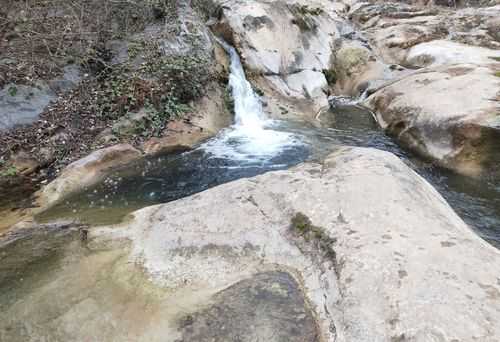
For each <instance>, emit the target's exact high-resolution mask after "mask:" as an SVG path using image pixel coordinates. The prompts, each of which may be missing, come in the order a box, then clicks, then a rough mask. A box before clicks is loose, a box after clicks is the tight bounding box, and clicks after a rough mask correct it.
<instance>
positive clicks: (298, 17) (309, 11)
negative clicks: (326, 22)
mask: <svg viewBox="0 0 500 342" xmlns="http://www.w3.org/2000/svg"><path fill="white" fill-rule="evenodd" d="M289 9H290V12H291V13H292V15H293V19H292V23H293V24H295V25H297V26H298V27H299V28H300V30H301V31H304V32H305V31H316V29H317V28H318V25H317V24H316V22H315V20H314V18H313V17H316V16H318V15H321V14H322V13H323V12H324V11H323V9H321V8H320V7H314V8H312V7H309V6H307V5H298V4H294V5H291V6H290V7H289Z"/></svg>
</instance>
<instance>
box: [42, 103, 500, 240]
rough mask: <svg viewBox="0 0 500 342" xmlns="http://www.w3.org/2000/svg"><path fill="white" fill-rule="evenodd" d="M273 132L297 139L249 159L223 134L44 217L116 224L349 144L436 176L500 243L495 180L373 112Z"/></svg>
mask: <svg viewBox="0 0 500 342" xmlns="http://www.w3.org/2000/svg"><path fill="white" fill-rule="evenodd" d="M268 129H269V130H272V132H280V133H283V134H286V135H287V136H288V137H289V138H290V143H289V144H285V145H283V146H282V147H281V148H280V149H278V150H277V151H274V152H273V153H272V154H269V155H264V156H262V155H260V156H259V155H252V153H246V154H242V155H244V156H245V158H233V156H234V150H231V148H230V147H229V148H228V146H230V145H231V144H233V145H234V146H233V147H234V148H236V149H237V147H238V146H241V144H242V142H241V141H238V139H235V140H234V141H229V140H228V139H227V137H222V138H223V139H225V142H224V144H220V140H219V141H217V139H221V137H216V138H214V139H213V141H209V142H207V143H205V144H203V145H201V146H200V147H199V148H197V149H195V150H193V151H190V152H185V153H179V154H170V155H165V156H160V157H157V158H151V159H148V160H144V161H141V162H139V163H136V164H135V165H133V166H132V167H127V168H126V169H124V170H118V171H116V172H115V173H114V174H112V175H111V176H109V177H108V178H107V179H106V180H105V181H104V182H103V183H101V184H99V185H97V186H95V187H93V188H90V189H87V190H86V191H84V192H82V193H79V194H77V195H75V196H73V197H72V198H70V199H68V200H67V201H65V202H64V203H61V204H59V205H58V206H56V207H54V208H52V209H51V210H49V211H47V212H45V213H43V214H41V215H39V217H38V218H37V219H38V220H40V221H41V222H47V221H51V220H56V219H70V220H77V221H80V222H85V223H89V224H112V223H117V222H120V221H121V220H122V219H123V218H124V217H125V216H126V215H127V214H128V213H130V212H132V211H134V210H136V209H139V208H142V207H145V206H150V205H154V204H158V203H165V202H169V201H173V200H176V199H179V198H182V197H186V196H189V195H192V194H194V193H197V192H200V191H203V190H206V189H209V188H211V187H214V186H217V185H219V184H223V183H227V182H230V181H233V180H236V179H240V178H244V177H253V176H256V175H259V174H262V173H264V172H268V171H273V170H281V169H287V168H289V167H292V166H294V165H297V164H299V163H301V162H304V161H308V160H312V161H314V160H320V159H321V158H322V157H324V156H325V155H327V154H328V153H330V152H332V151H334V150H335V149H336V148H338V147H339V146H346V145H347V146H358V147H373V148H377V149H381V150H386V151H389V152H392V153H394V154H396V155H397V156H399V157H400V158H401V159H402V160H404V161H405V162H406V163H407V164H408V165H409V166H410V167H412V168H413V169H414V170H416V171H417V172H418V173H419V174H420V175H422V176H423V177H424V178H426V179H427V180H428V181H430V182H431V184H433V185H434V186H435V187H436V189H437V190H438V191H439V192H440V193H441V194H442V195H443V196H444V197H445V198H446V200H447V201H448V202H449V203H450V205H451V206H452V207H453V208H454V209H455V211H456V212H457V213H458V214H459V215H460V216H461V217H462V218H463V219H464V220H465V221H466V222H467V223H468V224H469V225H470V226H471V227H472V228H473V229H474V230H475V231H476V232H477V233H478V234H479V235H480V236H481V237H483V238H485V239H486V240H487V241H489V242H490V243H492V244H493V245H495V246H497V247H500V186H498V185H497V184H496V182H495V179H493V178H491V179H488V177H484V178H481V179H474V178H470V177H466V176H461V175H458V174H455V173H453V172H451V171H448V170H445V169H442V168H439V167H436V166H433V165H432V164H431V163H426V162H423V161H421V160H419V159H418V158H416V157H415V156H413V155H412V154H411V153H408V152H406V151H404V150H403V149H402V148H400V147H399V146H398V144H396V142H395V141H394V140H393V139H392V138H390V137H388V136H387V135H385V134H384V133H383V132H382V131H381V130H380V129H379V128H378V126H377V123H376V122H375V120H374V119H373V116H372V114H371V112H370V111H368V110H367V109H365V108H362V107H360V106H357V105H346V106H343V107H338V108H336V109H335V110H331V111H330V112H328V113H324V114H322V115H321V116H320V117H319V118H318V120H317V122H316V123H314V124H311V123H306V122H280V121H278V122H273V123H272V127H268ZM221 134H227V132H222V133H221ZM243 143H246V142H243ZM218 145H219V146H218ZM214 146H215V147H214ZM217 146H218V147H217ZM221 146H225V148H227V149H228V151H226V152H227V155H226V154H224V153H222V152H221V151H220V150H218V151H216V152H215V153H214V148H220V147H221ZM247 152H248V151H247Z"/></svg>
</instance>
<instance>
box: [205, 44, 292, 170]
mask: <svg viewBox="0 0 500 342" xmlns="http://www.w3.org/2000/svg"><path fill="white" fill-rule="evenodd" d="M221 44H222V45H223V47H224V48H225V49H226V51H227V52H228V53H229V55H230V58H231V65H230V75H229V87H230V89H231V94H232V97H233V100H234V113H235V124H234V125H232V126H231V127H229V128H228V129H225V130H223V131H222V132H220V133H219V135H218V136H217V137H215V138H214V139H212V140H210V141H208V142H207V143H205V144H203V145H202V146H201V147H200V148H202V149H204V150H205V151H207V152H209V153H210V154H212V155H213V156H214V157H218V158H228V159H233V160H241V161H250V162H251V161H263V160H266V159H269V158H272V157H274V156H276V155H278V154H279V153H280V152H282V151H283V150H285V149H286V148H289V147H292V146H294V145H297V144H300V143H301V142H300V140H299V139H298V138H297V137H296V136H294V135H293V134H291V133H286V132H280V131H276V130H274V129H273V128H272V127H273V120H270V119H268V118H267V117H266V115H265V114H264V111H263V110H262V104H261V102H260V100H259V98H258V96H257V95H256V94H255V92H254V90H253V89H252V86H251V85H250V83H249V82H248V81H247V79H246V77H245V71H244V70H243V66H242V64H241V61H240V57H239V56H238V53H237V52H236V50H235V49H234V48H233V47H231V46H229V45H228V44H226V43H224V42H221Z"/></svg>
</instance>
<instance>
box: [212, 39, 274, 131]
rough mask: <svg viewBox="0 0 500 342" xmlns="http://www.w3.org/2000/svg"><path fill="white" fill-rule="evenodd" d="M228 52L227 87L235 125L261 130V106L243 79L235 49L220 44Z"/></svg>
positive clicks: (263, 119)
mask: <svg viewBox="0 0 500 342" xmlns="http://www.w3.org/2000/svg"><path fill="white" fill-rule="evenodd" d="M221 44H222V46H223V47H224V48H225V50H226V51H227V52H228V54H229V56H230V59H231V64H230V73H229V87H230V89H231V95H232V97H233V100H234V116H235V121H236V125H239V126H245V127H249V128H254V129H261V128H263V125H264V122H265V119H266V118H265V115H264V112H263V110H262V104H261V102H260V100H259V98H258V97H257V95H256V94H255V92H254V90H253V88H252V86H251V85H250V82H248V81H247V79H246V77H245V71H244V70H243V65H242V64H241V61H240V56H239V55H238V52H237V51H236V49H235V48H233V47H232V46H230V45H228V44H226V43H224V42H221Z"/></svg>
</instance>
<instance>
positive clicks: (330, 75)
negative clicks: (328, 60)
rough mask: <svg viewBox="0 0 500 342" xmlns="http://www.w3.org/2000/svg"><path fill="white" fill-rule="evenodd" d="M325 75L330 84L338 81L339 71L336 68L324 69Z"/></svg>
mask: <svg viewBox="0 0 500 342" xmlns="http://www.w3.org/2000/svg"><path fill="white" fill-rule="evenodd" d="M322 71H323V75H325V78H326V81H327V82H328V84H329V85H330V86H333V85H335V83H337V72H336V71H335V70H334V69H323V70H322Z"/></svg>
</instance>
